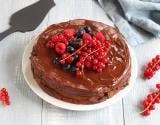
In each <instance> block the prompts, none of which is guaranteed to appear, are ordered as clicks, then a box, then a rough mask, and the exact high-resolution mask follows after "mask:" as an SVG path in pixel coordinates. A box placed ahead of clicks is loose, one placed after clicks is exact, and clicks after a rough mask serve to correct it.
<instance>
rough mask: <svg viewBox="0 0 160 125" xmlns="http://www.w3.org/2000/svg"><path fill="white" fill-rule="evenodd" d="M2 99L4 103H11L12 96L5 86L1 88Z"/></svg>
mask: <svg viewBox="0 0 160 125" xmlns="http://www.w3.org/2000/svg"><path fill="white" fill-rule="evenodd" d="M0 101H2V102H3V104H4V105H10V98H9V95H8V92H7V90H6V89H5V88H2V89H1V90H0Z"/></svg>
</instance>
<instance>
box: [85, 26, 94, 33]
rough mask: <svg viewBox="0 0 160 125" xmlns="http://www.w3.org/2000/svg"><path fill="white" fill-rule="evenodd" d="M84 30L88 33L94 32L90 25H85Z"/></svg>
mask: <svg viewBox="0 0 160 125" xmlns="http://www.w3.org/2000/svg"><path fill="white" fill-rule="evenodd" d="M84 30H85V31H86V33H91V32H92V29H91V27H90V26H85V27H84Z"/></svg>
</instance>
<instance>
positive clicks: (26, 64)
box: [22, 40, 137, 111]
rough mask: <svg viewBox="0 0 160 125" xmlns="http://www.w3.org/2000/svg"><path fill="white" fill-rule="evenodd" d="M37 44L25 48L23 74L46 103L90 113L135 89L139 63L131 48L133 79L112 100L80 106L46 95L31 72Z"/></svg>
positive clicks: (32, 43) (32, 42) (33, 41)
mask: <svg viewBox="0 0 160 125" xmlns="http://www.w3.org/2000/svg"><path fill="white" fill-rule="evenodd" d="M35 43H36V40H32V41H31V42H30V43H29V44H28V45H27V46H26V48H25V50H24V54H23V58H22V72H23V75H24V78H25V80H26V82H27V84H28V85H29V86H30V88H31V89H32V90H33V91H34V92H35V93H36V94H37V95H38V96H39V97H41V98H42V99H43V100H45V101H46V102H48V103H50V104H52V105H54V106H57V107H60V108H64V109H69V110H75V111H89V110H96V109H100V108H103V107H106V106H109V105H111V104H112V103H115V102H116V101H118V100H120V99H122V97H124V96H125V95H126V94H127V93H128V92H129V91H130V90H131V88H133V84H134V82H135V79H136V76H137V62H136V58H135V56H134V53H133V50H132V49H131V47H129V49H130V54H131V60H132V68H131V78H130V81H129V85H128V86H127V87H125V88H124V89H123V90H121V91H119V92H118V93H117V94H116V95H114V96H113V97H112V98H110V99H107V100H106V101H104V102H100V103H97V104H89V105H80V104H72V103H68V102H64V101H62V100H59V99H56V98H54V97H52V96H49V95H48V94H47V93H45V92H44V91H43V90H42V89H41V88H40V87H39V85H38V84H37V83H36V81H35V79H34V78H33V75H32V71H31V61H30V59H29V57H30V55H31V51H32V48H33V46H34V44H35Z"/></svg>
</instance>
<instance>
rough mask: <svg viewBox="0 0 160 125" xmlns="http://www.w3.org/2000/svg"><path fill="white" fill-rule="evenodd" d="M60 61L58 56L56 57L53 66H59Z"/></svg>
mask: <svg viewBox="0 0 160 125" xmlns="http://www.w3.org/2000/svg"><path fill="white" fill-rule="evenodd" d="M60 60H61V58H60V57H59V56H56V57H55V58H54V60H53V63H54V64H60V63H59V61H60Z"/></svg>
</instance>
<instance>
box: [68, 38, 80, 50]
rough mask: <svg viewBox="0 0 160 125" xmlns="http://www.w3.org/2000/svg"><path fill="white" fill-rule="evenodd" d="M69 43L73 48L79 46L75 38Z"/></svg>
mask: <svg viewBox="0 0 160 125" xmlns="http://www.w3.org/2000/svg"><path fill="white" fill-rule="evenodd" d="M69 45H70V46H72V47H73V48H74V49H77V48H79V47H80V45H79V42H77V41H76V40H72V41H70V43H69Z"/></svg>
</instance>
